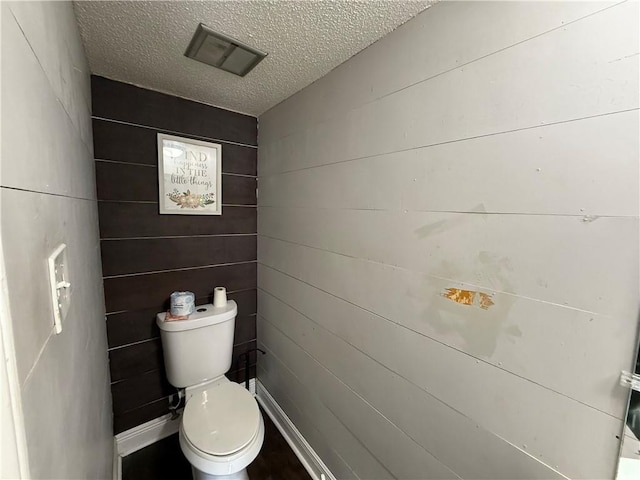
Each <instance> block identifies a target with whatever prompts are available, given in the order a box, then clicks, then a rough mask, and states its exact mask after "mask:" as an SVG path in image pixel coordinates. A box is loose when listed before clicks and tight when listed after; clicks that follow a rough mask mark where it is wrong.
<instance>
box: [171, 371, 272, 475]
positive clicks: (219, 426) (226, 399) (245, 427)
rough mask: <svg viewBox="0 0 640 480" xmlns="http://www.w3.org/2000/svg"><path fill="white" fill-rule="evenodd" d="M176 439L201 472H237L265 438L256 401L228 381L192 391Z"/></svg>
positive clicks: (214, 473)
mask: <svg viewBox="0 0 640 480" xmlns="http://www.w3.org/2000/svg"><path fill="white" fill-rule="evenodd" d="M178 438H179V440H180V449H181V450H182V453H183V454H184V456H185V458H186V459H187V460H188V461H189V463H190V464H191V465H192V466H193V467H194V468H195V469H197V470H199V471H200V472H204V473H206V474H212V475H232V474H235V473H237V472H240V471H242V470H244V469H245V468H246V467H247V466H248V465H249V464H250V463H251V462H253V461H254V460H255V458H256V457H257V456H258V453H260V449H261V447H262V442H263V441H264V421H263V420H262V414H261V413H260V409H259V408H258V402H256V399H255V398H254V397H253V395H251V393H249V391H248V390H246V389H244V388H243V387H241V386H240V385H238V384H237V383H233V382H229V381H225V382H223V383H221V384H216V385H214V386H211V387H209V388H207V389H205V390H201V391H199V392H198V393H194V394H193V395H192V396H191V397H189V398H188V400H187V404H186V406H185V409H184V412H183V415H182V421H181V422H180V431H179V436H178ZM215 452H229V453H223V454H220V453H215Z"/></svg>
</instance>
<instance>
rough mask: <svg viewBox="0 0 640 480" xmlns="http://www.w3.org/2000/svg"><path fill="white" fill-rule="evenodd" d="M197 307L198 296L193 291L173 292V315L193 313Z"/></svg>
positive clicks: (171, 310)
mask: <svg viewBox="0 0 640 480" xmlns="http://www.w3.org/2000/svg"><path fill="white" fill-rule="evenodd" d="M195 309H196V296H195V295H194V294H193V292H173V293H172V294H171V309H170V310H169V311H170V312H171V315H173V316H176V317H177V316H183V315H191V314H192V313H193V312H194V310H195Z"/></svg>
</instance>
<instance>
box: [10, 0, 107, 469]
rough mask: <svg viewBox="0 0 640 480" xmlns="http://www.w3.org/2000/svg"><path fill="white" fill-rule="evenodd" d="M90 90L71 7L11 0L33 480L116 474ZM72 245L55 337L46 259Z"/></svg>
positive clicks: (19, 276)
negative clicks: (64, 311)
mask: <svg viewBox="0 0 640 480" xmlns="http://www.w3.org/2000/svg"><path fill="white" fill-rule="evenodd" d="M89 89H90V83H89V71H88V68H87V64H86V60H85V56H84V50H83V47H82V44H81V41H80V36H79V33H78V30H77V26H76V21H75V17H74V13H73V8H72V5H71V4H70V3H69V2H16V3H9V2H2V163H1V178H0V184H1V186H2V188H1V191H0V199H1V218H0V220H1V226H2V248H3V251H4V264H5V269H6V289H7V291H6V292H3V293H7V295H8V302H9V306H10V317H11V318H10V322H11V323H10V325H11V327H12V330H13V345H14V346H15V350H16V355H15V356H16V365H17V374H16V377H17V384H18V389H17V391H14V392H13V393H14V394H15V395H16V397H20V398H21V407H22V411H23V414H24V433H25V434H26V435H25V436H26V443H27V450H28V459H29V461H28V469H29V470H30V473H31V476H32V477H33V478H47V479H51V478H60V479H62V478H64V479H71V478H74V479H89V478H96V479H98V478H100V479H105V478H110V477H111V468H112V459H113V455H112V448H113V437H112V430H111V395H110V392H109V371H108V364H107V342H106V327H105V320H104V314H105V310H104V299H103V292H102V281H101V267H100V250H99V240H98V212H97V202H96V195H95V178H94V167H93V147H92V137H91V117H90V115H91V106H90V90H89ZM63 242H64V243H66V244H67V250H68V255H69V268H70V279H71V283H72V303H71V308H70V311H69V315H68V317H67V318H66V320H65V322H64V323H63V331H62V333H61V334H60V335H56V334H55V333H54V330H53V313H52V308H51V303H50V292H49V290H48V288H49V287H48V280H47V278H48V277H47V275H48V273H47V263H46V258H47V256H48V255H49V254H50V253H51V251H52V250H53V249H54V248H55V247H56V246H57V245H58V244H60V243H63ZM3 281H4V278H3ZM6 321H7V319H6V318H3V326H4V322H6ZM3 333H5V330H4V329H3ZM5 353H7V352H5ZM5 411H6V409H5ZM18 420H19V419H18ZM18 428H19V425H18ZM3 473H4V472H3Z"/></svg>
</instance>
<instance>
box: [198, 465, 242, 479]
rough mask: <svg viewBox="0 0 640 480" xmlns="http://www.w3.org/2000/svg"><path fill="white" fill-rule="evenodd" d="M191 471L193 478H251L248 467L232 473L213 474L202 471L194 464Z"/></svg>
mask: <svg viewBox="0 0 640 480" xmlns="http://www.w3.org/2000/svg"><path fill="white" fill-rule="evenodd" d="M191 473H192V474H193V480H249V474H248V473H247V469H246V468H243V469H242V470H240V471H239V472H236V473H232V474H231V475H212V474H210V473H205V472H201V471H200V470H198V469H197V468H195V467H193V466H192V467H191Z"/></svg>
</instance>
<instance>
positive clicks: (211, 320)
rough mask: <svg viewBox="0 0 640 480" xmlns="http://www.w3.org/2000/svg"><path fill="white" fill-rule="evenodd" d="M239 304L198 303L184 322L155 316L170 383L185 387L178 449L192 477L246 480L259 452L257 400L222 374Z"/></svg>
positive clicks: (261, 437)
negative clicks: (250, 465) (218, 305)
mask: <svg viewBox="0 0 640 480" xmlns="http://www.w3.org/2000/svg"><path fill="white" fill-rule="evenodd" d="M237 311H238V308H237V305H236V304H235V302H234V301H233V300H231V301H229V302H228V304H227V305H225V306H223V307H216V306H214V305H212V304H208V305H201V306H199V307H197V308H196V311H195V312H194V313H193V314H191V315H190V316H189V318H188V319H187V320H180V321H166V316H165V314H164V313H160V314H158V315H157V318H156V323H157V325H158V327H160V336H161V338H162V347H163V354H164V360H165V370H166V373H167V378H168V380H169V382H170V383H171V384H172V385H173V386H174V387H176V388H184V389H185V390H184V392H185V399H186V403H185V408H184V412H183V413H182V417H181V420H180V430H179V439H180V449H181V450H182V453H183V454H184V456H185V457H186V459H187V460H188V461H189V463H190V464H191V468H192V472H193V478H194V479H195V480H205V479H207V480H214V479H237V480H248V479H249V476H248V475H247V470H246V468H247V466H248V465H249V464H250V463H251V462H252V461H253V460H254V459H255V458H256V457H257V456H258V453H259V452H260V448H261V447H262V442H263V440H264V422H263V420H262V414H261V413H260V409H259V408H258V403H257V402H256V399H255V398H254V397H253V395H251V393H250V392H249V391H248V390H246V389H245V388H244V387H242V386H241V385H238V384H237V383H234V382H231V381H229V380H228V379H227V378H226V377H225V376H224V374H225V373H226V372H228V371H229V368H230V366H231V356H232V351H233V333H234V326H235V317H236V314H237Z"/></svg>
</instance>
